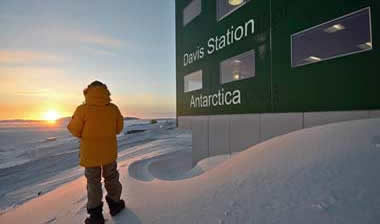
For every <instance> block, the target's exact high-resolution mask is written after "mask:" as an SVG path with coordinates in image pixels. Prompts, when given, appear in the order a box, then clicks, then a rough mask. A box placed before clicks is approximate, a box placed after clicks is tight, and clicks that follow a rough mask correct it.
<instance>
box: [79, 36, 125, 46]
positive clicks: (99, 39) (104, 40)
mask: <svg viewBox="0 0 380 224" xmlns="http://www.w3.org/2000/svg"><path fill="white" fill-rule="evenodd" d="M77 39H78V40H79V41H81V42H84V43H88V44H95V45H100V46H104V47H111V48H120V47H122V46H123V42H122V41H121V40H117V39H112V38H111V37H107V36H104V35H101V34H86V33H79V34H78V36H77Z"/></svg>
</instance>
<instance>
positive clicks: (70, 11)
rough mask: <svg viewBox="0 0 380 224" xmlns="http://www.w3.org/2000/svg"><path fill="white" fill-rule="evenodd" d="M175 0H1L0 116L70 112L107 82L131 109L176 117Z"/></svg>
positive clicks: (151, 115) (117, 98)
mask: <svg viewBox="0 0 380 224" xmlns="http://www.w3.org/2000/svg"><path fill="white" fill-rule="evenodd" d="M174 24H175V1H174V0H159V1H158V0H145V1H141V0H109V1H104V0H64V1H62V0H1V1H0V29H1V34H0V108H1V109H0V120H5V119H43V118H44V114H46V112H47V111H56V112H57V113H58V114H59V116H71V115H72V113H73V112H74V110H75V108H76V106H78V105H79V104H81V103H82V102H83V101H84V97H83V94H82V90H83V89H84V88H85V87H86V86H87V85H88V84H89V83H90V82H92V81H94V80H100V81H102V82H105V83H106V84H107V86H108V87H109V89H110V91H111V94H112V96H111V98H112V101H113V103H115V104H117V105H118V106H119V108H120V110H121V112H122V113H123V115H124V116H137V117H141V118H159V117H175V33H174V32H175V31H174V29H175V25H174Z"/></svg>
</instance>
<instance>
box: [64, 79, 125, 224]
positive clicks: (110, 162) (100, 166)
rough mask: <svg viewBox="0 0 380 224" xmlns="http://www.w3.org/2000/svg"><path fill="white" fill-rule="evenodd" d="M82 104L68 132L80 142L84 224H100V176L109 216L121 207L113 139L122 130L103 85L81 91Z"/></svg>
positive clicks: (96, 84)
mask: <svg viewBox="0 0 380 224" xmlns="http://www.w3.org/2000/svg"><path fill="white" fill-rule="evenodd" d="M83 94H84V96H85V99H86V101H85V103H83V104H82V105H80V106H78V107H77V109H76V111H75V113H74V115H73V117H72V119H71V121H70V123H69V125H68V126H67V128H68V130H69V131H70V132H71V134H72V135H73V136H75V137H78V138H79V139H80V165H81V166H83V167H85V176H86V179H87V196H88V202H87V211H88V213H89V215H90V216H89V217H88V218H87V219H86V220H85V223H86V224H103V223H104V222H105V221H104V217H103V202H102V198H103V193H102V184H101V174H103V178H104V184H105V188H106V190H107V196H106V202H107V204H108V206H109V208H110V213H111V215H112V216H114V215H116V214H118V213H119V212H120V211H121V210H122V209H124V208H125V203H124V201H123V200H121V199H120V197H121V190H122V186H121V183H120V181H119V172H118V171H117V163H116V159H117V138H116V135H117V134H119V133H121V131H122V130H123V127H124V119H123V116H122V115H121V113H120V110H119V108H118V107H117V106H116V105H115V104H112V103H111V98H110V96H111V94H110V92H109V90H108V88H107V86H106V85H105V84H103V83H102V82H99V81H94V82H92V83H91V84H90V85H88V87H87V88H86V89H85V90H84V91H83Z"/></svg>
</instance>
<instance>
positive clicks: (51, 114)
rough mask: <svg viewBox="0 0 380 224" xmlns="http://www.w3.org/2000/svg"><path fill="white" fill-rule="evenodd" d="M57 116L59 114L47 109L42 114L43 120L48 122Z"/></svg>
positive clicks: (53, 120) (54, 119)
mask: <svg viewBox="0 0 380 224" xmlns="http://www.w3.org/2000/svg"><path fill="white" fill-rule="evenodd" d="M58 118H59V114H58V112H57V111H55V110H49V111H47V112H46V113H45V114H44V120H46V121H48V122H52V123H53V122H55V121H56V120H57V119H58Z"/></svg>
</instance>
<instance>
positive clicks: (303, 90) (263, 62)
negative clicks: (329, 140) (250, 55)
mask: <svg viewBox="0 0 380 224" xmlns="http://www.w3.org/2000/svg"><path fill="white" fill-rule="evenodd" d="M201 2H202V7H201V12H200V14H199V15H198V16H197V17H195V18H194V19H193V20H192V21H190V22H189V23H188V24H186V25H184V23H183V11H184V9H185V7H186V6H188V5H189V4H190V3H191V0H179V1H176V67H177V68H176V70H177V114H178V116H183V115H211V114H237V113H271V112H310V111H335V110H370V109H380V100H379V97H378V96H380V88H379V87H378V83H380V76H379V75H378V68H377V67H378V66H377V63H378V61H379V59H380V58H379V50H378V48H377V47H376V46H377V43H379V38H380V32H379V24H378V23H377V21H380V20H379V18H380V16H379V13H380V3H379V2H376V1H375V0H361V1H358V0H348V1H344V3H343V2H340V1H327V0H322V1H303V0H302V1H301V0H294V1H283V0H271V1H267V0H254V1H253V0H251V1H249V2H247V3H246V4H244V5H243V6H241V7H240V8H238V9H237V10H235V11H233V12H231V13H230V14H229V15H227V16H225V17H224V18H223V19H221V20H219V19H217V1H216V0H203V1H201ZM365 8H369V9H370V16H371V38H372V39H371V42H370V43H363V44H361V45H358V46H359V47H360V46H361V48H363V49H364V48H365V47H366V45H365V44H367V46H371V49H370V50H368V51H363V52H361V51H360V52H359V53H355V54H347V55H345V56H343V57H336V58H333V59H331V60H325V61H320V62H319V61H318V60H320V58H318V57H316V56H313V55H310V57H309V58H308V59H305V60H309V62H318V63H310V64H306V65H303V66H298V67H294V66H292V44H291V43H292V42H291V37H292V35H294V34H295V33H298V32H300V31H303V30H308V29H309V28H312V27H314V26H317V25H320V24H324V23H326V22H328V21H333V20H334V19H337V18H340V17H342V16H344V15H347V14H350V13H352V12H355V11H358V10H361V9H365ZM336 27H338V28H339V26H336ZM342 27H344V26H343V25H342V26H341V27H340V28H342ZM338 28H337V29H338ZM348 29H349V27H348V26H347V29H346V31H345V32H348V31H347V30H348ZM326 32H330V33H333V32H334V29H331V28H330V29H326ZM360 32H362V31H360ZM331 35H332V34H331ZM347 35H350V34H347ZM352 35H354V34H352ZM353 38H354V37H353ZM325 48H326V49H327V51H328V46H326V47H323V49H325ZM247 51H254V52H255V75H254V76H253V77H249V78H246V79H241V80H236V81H231V82H227V83H222V82H221V63H222V62H223V61H225V60H227V59H229V58H231V57H234V56H236V55H239V54H242V53H244V52H247ZM313 60H314V61H313ZM199 70H201V71H202V85H201V86H202V88H201V89H198V90H194V91H190V92H185V85H184V77H185V76H186V75H188V74H190V73H193V72H195V71H199Z"/></svg>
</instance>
